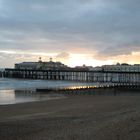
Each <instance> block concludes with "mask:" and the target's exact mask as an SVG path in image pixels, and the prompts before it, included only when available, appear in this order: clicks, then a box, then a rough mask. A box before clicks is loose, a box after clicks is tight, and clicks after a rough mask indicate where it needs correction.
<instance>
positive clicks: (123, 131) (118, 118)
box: [0, 95, 140, 140]
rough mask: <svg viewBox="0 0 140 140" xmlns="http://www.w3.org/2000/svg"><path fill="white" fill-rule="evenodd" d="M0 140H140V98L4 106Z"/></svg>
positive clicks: (76, 98) (79, 98) (89, 98)
mask: <svg viewBox="0 0 140 140" xmlns="http://www.w3.org/2000/svg"><path fill="white" fill-rule="evenodd" d="M0 140H140V96H139V95H126V96H125V95H118V96H112V95H110V96H109V95H108V96H94V95H73V96H72V95H71V96H67V98H63V99H57V100H48V101H39V102H31V103H22V104H13V105H3V106H0Z"/></svg>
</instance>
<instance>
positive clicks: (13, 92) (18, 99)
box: [0, 78, 95, 105]
mask: <svg viewBox="0 0 140 140" xmlns="http://www.w3.org/2000/svg"><path fill="white" fill-rule="evenodd" d="M90 85H95V83H85V82H74V81H53V80H26V79H12V78H11V79H10V78H0V105H4V104H16V103H23V102H32V101H40V100H50V99H54V98H55V99H57V98H64V95H58V94H56V95H55V96H54V95H49V94H39V93H36V92H35V90H36V88H57V87H75V86H90Z"/></svg>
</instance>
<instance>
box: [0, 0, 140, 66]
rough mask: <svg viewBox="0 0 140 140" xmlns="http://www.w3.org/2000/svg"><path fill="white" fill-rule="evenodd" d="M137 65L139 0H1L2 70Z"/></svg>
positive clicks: (0, 58) (139, 48)
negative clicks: (32, 65)
mask: <svg viewBox="0 0 140 140" xmlns="http://www.w3.org/2000/svg"><path fill="white" fill-rule="evenodd" d="M39 57H41V58H42V61H49V58H50V57H52V58H53V61H61V62H63V63H64V64H67V65H69V66H76V65H83V64H86V65H91V66H100V65H105V64H116V63H117V62H120V63H130V64H134V63H136V64H139V63H140V0H0V67H4V68H5V67H14V64H15V63H20V62H23V61H38V59H39Z"/></svg>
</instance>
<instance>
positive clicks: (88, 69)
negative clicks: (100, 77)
mask: <svg viewBox="0 0 140 140" xmlns="http://www.w3.org/2000/svg"><path fill="white" fill-rule="evenodd" d="M74 69H76V70H84V71H90V70H92V69H93V67H92V66H86V65H85V64H84V65H83V66H76V67H75V68H74Z"/></svg>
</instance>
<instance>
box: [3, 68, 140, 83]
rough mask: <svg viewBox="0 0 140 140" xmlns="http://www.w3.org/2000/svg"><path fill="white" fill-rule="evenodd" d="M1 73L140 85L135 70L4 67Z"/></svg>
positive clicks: (23, 76) (51, 78) (25, 77)
mask: <svg viewBox="0 0 140 140" xmlns="http://www.w3.org/2000/svg"><path fill="white" fill-rule="evenodd" d="M1 75H3V77H6V78H24V79H44V80H67V81H81V82H100V83H114V84H117V85H123V86H124V85H126V86H127V85H129V86H131V85H140V72H135V71H103V70H102V71H83V70H72V69H70V70H25V69H5V71H4V72H3V73H2V74H1Z"/></svg>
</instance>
